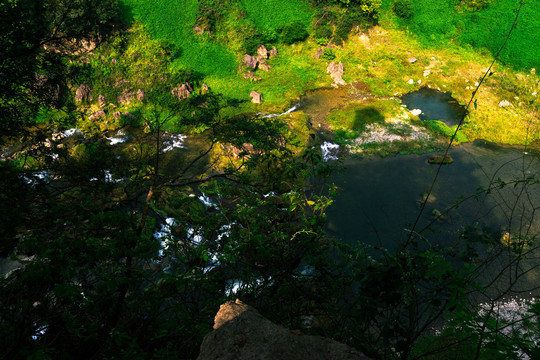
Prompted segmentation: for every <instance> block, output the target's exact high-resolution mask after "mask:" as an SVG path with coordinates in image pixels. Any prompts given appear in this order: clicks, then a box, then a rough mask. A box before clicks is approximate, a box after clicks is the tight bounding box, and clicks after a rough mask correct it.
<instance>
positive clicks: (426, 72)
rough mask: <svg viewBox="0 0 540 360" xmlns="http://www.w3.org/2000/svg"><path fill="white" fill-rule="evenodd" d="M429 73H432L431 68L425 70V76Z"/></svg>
mask: <svg viewBox="0 0 540 360" xmlns="http://www.w3.org/2000/svg"><path fill="white" fill-rule="evenodd" d="M429 74H431V70H429V69H428V70H424V74H423V75H424V77H426V76H428V75H429Z"/></svg>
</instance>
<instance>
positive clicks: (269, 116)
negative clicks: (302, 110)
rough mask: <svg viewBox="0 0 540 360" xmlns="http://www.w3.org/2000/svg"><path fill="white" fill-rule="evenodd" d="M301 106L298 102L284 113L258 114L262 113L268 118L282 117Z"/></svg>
mask: <svg viewBox="0 0 540 360" xmlns="http://www.w3.org/2000/svg"><path fill="white" fill-rule="evenodd" d="M299 107H300V104H296V105H294V106H293V107H292V108H290V109H289V110H287V111H285V112H284V113H281V114H263V113H259V114H257V115H262V117H263V118H266V119H271V118H277V117H280V116H283V115H287V114H290V113H292V112H294V111H296V110H297V109H298V108H299Z"/></svg>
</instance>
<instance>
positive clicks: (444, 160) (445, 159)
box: [428, 154, 454, 164]
mask: <svg viewBox="0 0 540 360" xmlns="http://www.w3.org/2000/svg"><path fill="white" fill-rule="evenodd" d="M453 162H454V159H452V157H451V156H450V155H449V154H445V155H433V156H431V157H430V158H429V160H428V163H430V164H451V163H453Z"/></svg>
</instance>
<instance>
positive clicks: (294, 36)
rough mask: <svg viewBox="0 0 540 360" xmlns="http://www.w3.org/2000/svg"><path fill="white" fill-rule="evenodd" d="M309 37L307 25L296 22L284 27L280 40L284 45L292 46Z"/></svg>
mask: <svg viewBox="0 0 540 360" xmlns="http://www.w3.org/2000/svg"><path fill="white" fill-rule="evenodd" d="M308 35H309V34H308V33H307V31H306V27H305V25H304V24H302V22H300V21H295V22H293V23H290V24H288V25H285V26H283V28H282V29H281V36H280V38H281V41H282V42H283V43H285V44H287V45H291V44H294V43H296V42H299V41H304V40H305V39H306V38H307V37H308Z"/></svg>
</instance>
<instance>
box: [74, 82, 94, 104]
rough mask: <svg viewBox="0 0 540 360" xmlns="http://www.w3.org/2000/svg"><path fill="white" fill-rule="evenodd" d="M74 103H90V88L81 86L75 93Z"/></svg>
mask: <svg viewBox="0 0 540 360" xmlns="http://www.w3.org/2000/svg"><path fill="white" fill-rule="evenodd" d="M75 101H77V102H83V101H92V90H90V86H88V85H86V84H81V85H80V86H79V88H78V89H77V91H76V92H75Z"/></svg>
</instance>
